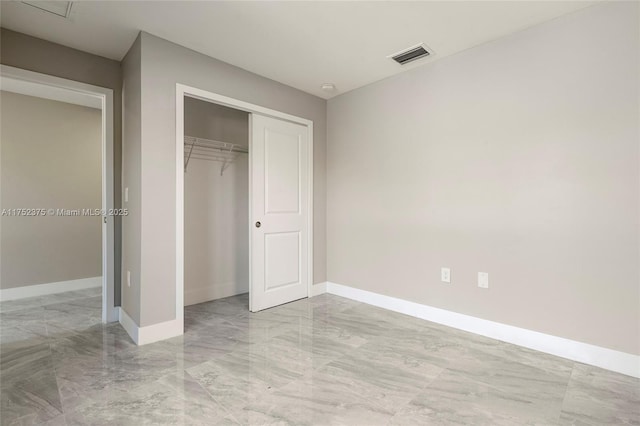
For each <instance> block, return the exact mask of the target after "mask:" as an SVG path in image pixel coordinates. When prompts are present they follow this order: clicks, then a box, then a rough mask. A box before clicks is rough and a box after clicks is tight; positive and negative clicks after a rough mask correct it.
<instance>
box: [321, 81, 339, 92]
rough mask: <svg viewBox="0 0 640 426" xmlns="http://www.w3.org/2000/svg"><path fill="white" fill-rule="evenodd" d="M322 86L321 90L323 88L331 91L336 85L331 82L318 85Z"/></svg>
mask: <svg viewBox="0 0 640 426" xmlns="http://www.w3.org/2000/svg"><path fill="white" fill-rule="evenodd" d="M320 87H321V88H322V90H324V91H325V92H333V91H334V90H336V85H335V84H333V83H324V84H323V85H322V86H320Z"/></svg>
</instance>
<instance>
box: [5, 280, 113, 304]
mask: <svg viewBox="0 0 640 426" xmlns="http://www.w3.org/2000/svg"><path fill="white" fill-rule="evenodd" d="M101 286H102V277H91V278H80V279H77V280H69V281H58V282H54V283H46V284H35V285H28V286H24V287H15V288H5V289H2V290H0V301H1V302H5V301H7V300H18V299H25V298H27V297H37V296H46V295H48V294H56V293H64V292H66V291H76V290H85V289H87V288H96V287H101Z"/></svg>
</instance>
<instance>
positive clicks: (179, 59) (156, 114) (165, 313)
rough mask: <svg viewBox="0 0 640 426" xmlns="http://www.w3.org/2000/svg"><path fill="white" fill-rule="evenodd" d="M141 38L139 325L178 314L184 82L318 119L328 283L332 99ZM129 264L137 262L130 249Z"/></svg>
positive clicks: (319, 264)
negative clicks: (178, 127)
mask: <svg viewBox="0 0 640 426" xmlns="http://www.w3.org/2000/svg"><path fill="white" fill-rule="evenodd" d="M141 36H142V37H141V47H140V49H141V99H142V103H141V114H142V116H141V117H142V118H141V123H142V127H141V135H142V143H141V164H140V166H139V167H140V170H141V171H142V172H141V187H140V190H141V200H142V202H141V210H140V211H139V215H140V217H141V218H140V221H139V225H138V228H135V229H132V230H131V232H134V233H136V234H139V235H140V241H141V246H140V256H141V261H140V265H141V269H140V283H136V284H135V285H139V286H140V296H139V298H138V299H137V300H134V301H133V302H132V303H133V304H138V305H139V314H140V315H139V322H138V320H137V319H136V321H137V322H138V325H140V326H148V325H151V324H156V323H160V322H164V321H170V320H173V319H175V318H176V312H175V308H176V306H175V294H176V280H175V274H176V268H175V266H176V264H175V262H176V258H175V256H176V241H175V235H176V233H175V231H176V229H175V228H176V226H175V223H176V216H175V215H176V198H175V194H176V192H175V191H176V169H175V156H176V154H175V149H176V146H175V143H176V142H175V94H176V83H183V84H186V85H190V86H194V87H198V88H200V89H204V90H208V91H212V92H215V93H219V94H222V95H226V96H230V97H232V98H236V99H239V100H243V101H247V102H251V103H254V104H258V105H262V106H265V107H268V108H273V109H276V110H279V111H283V112H286V113H289V114H294V115H297V116H301V117H304V118H307V119H310V120H313V121H314V233H315V235H314V237H315V238H314V282H322V281H325V277H326V275H325V272H326V267H325V254H326V250H325V235H326V233H325V184H324V183H325V175H324V170H325V146H326V136H325V132H326V102H325V101H324V100H323V99H320V98H317V97H315V96H312V95H309V94H306V93H304V92H301V91H299V90H296V89H293V88H291V87H288V86H285V85H283V84H280V83H277V82H275V81H273V80H269V79H267V78H264V77H261V76H258V75H256V74H252V73H250V72H247V71H244V70H242V69H240V68H237V67H234V66H231V65H229V64H226V63H224V62H221V61H218V60H216V59H213V58H210V57H207V56H205V55H202V54H199V53H196V52H194V51H191V50H189V49H186V48H184V47H182V46H179V45H176V44H174V43H171V42H168V41H166V40H163V39H160V38H158V37H155V36H152V35H150V34H147V33H142V35H141ZM126 115H127V114H126V111H125V116H126ZM126 143H127V141H126V139H125V144H126ZM125 149H126V148H125ZM126 167H127V166H126V165H125V168H126ZM126 174H127V171H126V170H125V175H126ZM127 185H128V183H127V182H126V177H125V181H124V186H127ZM159 188H160V190H159ZM127 262H132V259H129V258H128V256H127V255H126V254H125V256H124V257H123V263H127ZM133 285H134V283H132V286H133ZM124 303H125V302H124V301H123V304H124ZM127 303H128V302H127ZM129 313H130V314H131V312H129ZM134 319H135V318H134Z"/></svg>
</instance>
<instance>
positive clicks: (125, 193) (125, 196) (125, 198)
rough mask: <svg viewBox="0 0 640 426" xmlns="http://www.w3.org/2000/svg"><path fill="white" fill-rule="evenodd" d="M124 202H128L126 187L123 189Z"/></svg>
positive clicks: (127, 189) (127, 188)
mask: <svg viewBox="0 0 640 426" xmlns="http://www.w3.org/2000/svg"><path fill="white" fill-rule="evenodd" d="M124 202H125V203H128V202H129V187H126V188H125V189H124Z"/></svg>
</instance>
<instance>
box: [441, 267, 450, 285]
mask: <svg viewBox="0 0 640 426" xmlns="http://www.w3.org/2000/svg"><path fill="white" fill-rule="evenodd" d="M440 281H442V282H443V283H450V282H451V269H449V268H440Z"/></svg>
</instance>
